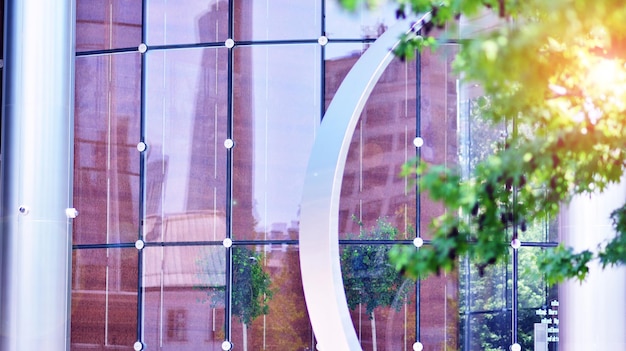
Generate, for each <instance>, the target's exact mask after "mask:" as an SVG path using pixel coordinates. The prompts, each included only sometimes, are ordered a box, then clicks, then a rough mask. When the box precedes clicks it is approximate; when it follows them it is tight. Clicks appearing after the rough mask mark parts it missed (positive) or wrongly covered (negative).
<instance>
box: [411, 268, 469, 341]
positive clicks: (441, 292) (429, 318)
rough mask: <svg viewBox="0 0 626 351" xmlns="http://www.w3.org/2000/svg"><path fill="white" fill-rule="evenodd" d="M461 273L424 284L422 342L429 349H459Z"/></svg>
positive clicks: (421, 305)
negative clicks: (459, 280)
mask: <svg viewBox="0 0 626 351" xmlns="http://www.w3.org/2000/svg"><path fill="white" fill-rule="evenodd" d="M458 279H459V277H458V272H452V273H448V274H443V273H442V274H441V275H439V276H431V277H429V278H427V279H425V280H422V281H421V285H420V305H419V307H420V339H421V340H420V341H421V342H422V344H424V345H428V346H426V348H425V349H429V350H445V349H448V350H458V349H459V342H458V335H459V329H458V328H459V313H458V311H459V310H458V308H459V303H458V301H459V284H458Z"/></svg>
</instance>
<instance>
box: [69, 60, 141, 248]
mask: <svg viewBox="0 0 626 351" xmlns="http://www.w3.org/2000/svg"><path fill="white" fill-rule="evenodd" d="M140 77H141V62H140V56H139V55H138V54H121V55H107V56H93V57H78V58H77V59H76V86H77V87H79V88H77V89H76V107H75V127H74V132H75V140H74V159H75V163H74V206H75V207H76V208H77V209H78V211H79V212H80V216H78V217H77V218H76V219H74V220H73V226H74V227H73V235H74V243H75V244H96V243H97V244H101V243H119V242H134V241H135V240H137V232H138V228H139V221H138V217H139V216H138V210H139V152H138V151H137V142H138V141H139V137H140V130H139V129H140V91H141V89H140V85H139V82H140Z"/></svg>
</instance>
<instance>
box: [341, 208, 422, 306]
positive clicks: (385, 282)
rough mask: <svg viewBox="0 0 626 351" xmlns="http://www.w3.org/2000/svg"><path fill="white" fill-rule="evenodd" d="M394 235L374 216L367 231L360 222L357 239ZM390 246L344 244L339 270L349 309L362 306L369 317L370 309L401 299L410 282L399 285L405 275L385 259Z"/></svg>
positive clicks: (392, 303) (393, 231)
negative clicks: (374, 221) (373, 221)
mask: <svg viewBox="0 0 626 351" xmlns="http://www.w3.org/2000/svg"><path fill="white" fill-rule="evenodd" d="M397 237H398V229H397V228H395V227H394V226H393V225H391V223H389V222H387V221H386V220H384V219H378V220H377V221H376V225H375V226H374V227H372V228H371V229H370V230H367V229H366V228H363V226H362V225H361V232H360V233H359V237H358V239H368V240H370V239H371V240H376V239H379V240H380V239H382V240H393V239H396V238H397ZM390 249H391V247H390V246H387V245H381V244H373V245H368V244H358V245H346V247H345V248H344V249H343V251H342V253H341V273H342V275H343V282H344V287H345V291H346V298H347V300H348V307H349V308H350V309H351V310H354V309H355V308H357V307H358V306H359V305H364V306H365V310H366V313H367V314H368V315H369V316H370V318H371V316H372V312H373V311H374V310H375V309H376V308H377V307H379V306H392V305H394V302H396V303H397V302H398V301H401V302H404V300H405V298H406V295H407V293H408V288H409V287H410V284H409V285H403V283H404V281H405V278H404V277H403V276H402V275H401V274H399V273H398V272H397V271H396V269H395V268H394V267H393V265H391V264H390V263H389V262H388V254H389V251H390ZM401 305H402V304H401V303H400V304H398V305H397V307H400V306H401Z"/></svg>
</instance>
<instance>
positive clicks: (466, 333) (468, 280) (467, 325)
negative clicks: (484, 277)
mask: <svg viewBox="0 0 626 351" xmlns="http://www.w3.org/2000/svg"><path fill="white" fill-rule="evenodd" d="M457 94H459V92H458V91H457ZM465 101H466V104H467V111H466V112H465V113H466V116H467V117H466V121H465V125H466V128H467V129H466V130H465V135H466V140H467V141H466V143H467V146H466V154H467V160H468V161H467V173H468V174H469V173H470V172H471V167H472V166H471V161H470V160H471V158H472V157H471V150H472V127H471V126H472V124H471V123H472V121H471V119H470V116H471V110H472V109H471V104H470V100H469V98H467V99H466V100H465ZM457 108H458V106H457ZM464 262H465V316H464V319H465V320H464V330H463V350H464V351H469V350H470V336H471V324H472V320H471V303H472V298H471V293H470V292H471V288H472V277H471V273H472V270H471V262H470V258H469V254H467V253H466V254H465V257H464Z"/></svg>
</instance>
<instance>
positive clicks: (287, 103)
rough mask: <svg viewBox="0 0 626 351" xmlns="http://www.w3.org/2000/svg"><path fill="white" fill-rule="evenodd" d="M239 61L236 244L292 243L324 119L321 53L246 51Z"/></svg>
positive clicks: (312, 48)
mask: <svg viewBox="0 0 626 351" xmlns="http://www.w3.org/2000/svg"><path fill="white" fill-rule="evenodd" d="M234 55H235V57H234V64H235V72H234V76H235V80H234V101H233V104H234V106H233V128H234V129H233V138H234V141H235V147H234V148H233V178H232V181H233V184H232V187H233V217H232V218H233V237H234V238H236V239H238V240H243V239H285V238H287V237H289V235H290V234H289V233H288V232H289V230H290V229H289V228H292V229H293V228H297V221H298V217H299V207H300V200H301V196H302V187H303V181H304V175H305V171H306V167H307V162H308V158H309V153H310V150H311V147H312V145H313V139H314V137H315V130H316V128H317V126H318V124H319V120H320V111H321V107H320V97H319V92H318V91H319V88H320V78H319V70H320V59H319V58H320V50H319V46H318V45H295V46H261V47H253V48H250V47H239V48H236V50H235V53H234ZM273 231H277V232H280V234H279V233H277V234H276V235H277V236H270V235H273V234H272V232H273Z"/></svg>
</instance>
